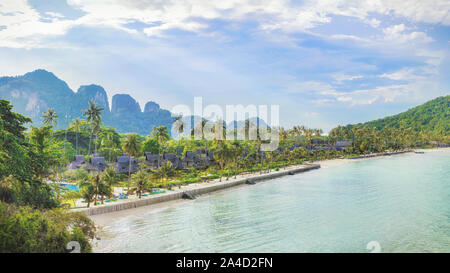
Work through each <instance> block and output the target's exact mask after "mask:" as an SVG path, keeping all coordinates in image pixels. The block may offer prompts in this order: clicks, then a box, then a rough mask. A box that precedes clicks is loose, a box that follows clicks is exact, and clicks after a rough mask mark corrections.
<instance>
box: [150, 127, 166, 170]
mask: <svg viewBox="0 0 450 273" xmlns="http://www.w3.org/2000/svg"><path fill="white" fill-rule="evenodd" d="M152 133H153V135H154V136H155V137H156V140H157V141H158V168H159V165H160V157H161V146H162V144H163V143H164V142H166V141H167V140H169V138H170V135H169V130H168V129H167V127H166V126H161V125H160V126H158V127H156V126H153V128H152Z"/></svg>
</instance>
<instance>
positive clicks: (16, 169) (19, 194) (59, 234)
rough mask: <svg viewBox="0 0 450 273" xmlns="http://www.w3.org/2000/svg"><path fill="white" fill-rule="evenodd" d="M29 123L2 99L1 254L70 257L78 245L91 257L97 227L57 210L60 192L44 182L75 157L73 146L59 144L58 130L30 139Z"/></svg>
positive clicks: (34, 133)
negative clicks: (70, 249) (66, 254)
mask: <svg viewBox="0 0 450 273" xmlns="http://www.w3.org/2000/svg"><path fill="white" fill-rule="evenodd" d="M27 122H30V119H28V118H26V117H24V116H22V115H20V114H17V113H14V112H13V111H12V106H11V105H10V104H9V102H8V101H5V100H2V99H0V252H67V250H66V245H67V243H68V242H70V241H74V240H75V241H77V242H78V243H79V244H80V245H81V248H82V251H84V252H90V251H91V246H90V245H89V239H92V237H93V232H94V231H93V230H94V228H93V223H92V222H91V221H90V219H89V218H87V217H86V216H82V215H79V214H72V213H65V212H64V211H63V210H61V209H55V208H56V207H58V206H60V203H59V199H60V192H59V190H57V188H58V187H56V186H54V187H53V188H52V187H51V186H50V185H49V184H47V183H45V182H43V179H44V178H48V177H51V176H52V175H53V174H52V172H53V171H56V170H57V167H58V166H60V165H61V164H64V163H66V162H68V159H69V158H73V156H74V154H75V151H74V149H73V148H71V144H70V142H67V143H64V142H63V141H58V140H57V139H54V138H53V131H52V126H43V127H40V128H38V127H31V131H30V133H28V134H25V130H26V127H25V124H26V123H27ZM50 123H53V122H50V121H49V124H50Z"/></svg>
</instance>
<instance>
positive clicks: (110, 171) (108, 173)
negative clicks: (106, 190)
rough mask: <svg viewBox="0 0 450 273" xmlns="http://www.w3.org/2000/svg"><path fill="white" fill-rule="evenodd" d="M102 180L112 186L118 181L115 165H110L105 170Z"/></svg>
mask: <svg viewBox="0 0 450 273" xmlns="http://www.w3.org/2000/svg"><path fill="white" fill-rule="evenodd" d="M102 180H103V182H105V183H106V184H107V185H108V186H110V187H112V186H113V185H114V184H115V183H116V182H117V181H118V177H117V174H116V170H115V169H114V167H109V168H107V169H106V170H105V171H104V172H103V174H102Z"/></svg>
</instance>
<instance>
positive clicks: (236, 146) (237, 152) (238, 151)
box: [231, 141, 244, 179]
mask: <svg viewBox="0 0 450 273" xmlns="http://www.w3.org/2000/svg"><path fill="white" fill-rule="evenodd" d="M243 151H244V147H242V145H241V144H240V143H239V141H234V142H233V143H232V144H231V153H232V156H233V160H234V167H235V169H234V179H236V174H237V171H238V167H239V158H240V157H241V156H242V152H243Z"/></svg>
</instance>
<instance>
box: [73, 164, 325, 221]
mask: <svg viewBox="0 0 450 273" xmlns="http://www.w3.org/2000/svg"><path fill="white" fill-rule="evenodd" d="M318 168H320V165H319V164H301V165H294V166H289V167H286V169H282V170H279V171H271V172H269V173H262V174H259V173H258V174H255V173H252V174H243V175H237V176H236V178H233V177H230V178H229V180H225V178H222V181H221V182H220V181H219V179H215V180H212V181H208V182H198V183H192V184H189V185H186V186H181V187H180V188H178V187H174V188H173V189H172V190H171V191H166V192H165V193H162V194H158V195H150V196H145V197H142V198H141V199H138V198H137V197H134V196H133V197H132V198H130V199H127V200H123V201H119V202H117V203H108V204H103V205H97V206H95V207H90V208H84V209H77V211H81V212H85V213H86V214H87V215H88V216H90V217H92V216H95V215H100V214H110V213H115V212H117V211H122V210H129V209H134V208H137V207H142V206H149V205H154V204H157V203H165V202H168V201H173V200H178V199H183V195H184V194H185V193H188V194H190V195H193V196H196V195H201V194H205V193H210V192H214V191H218V190H223V189H226V188H231V187H235V186H238V185H244V184H247V183H255V182H257V181H262V180H268V179H273V178H278V177H281V176H285V175H293V174H296V173H300V172H306V171H310V170H314V169H318Z"/></svg>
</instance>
